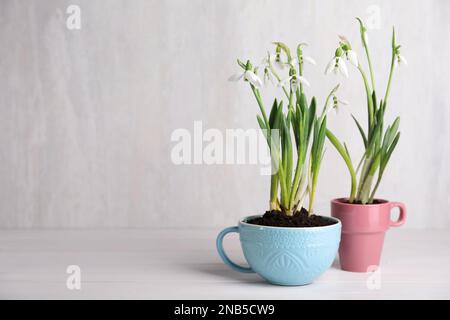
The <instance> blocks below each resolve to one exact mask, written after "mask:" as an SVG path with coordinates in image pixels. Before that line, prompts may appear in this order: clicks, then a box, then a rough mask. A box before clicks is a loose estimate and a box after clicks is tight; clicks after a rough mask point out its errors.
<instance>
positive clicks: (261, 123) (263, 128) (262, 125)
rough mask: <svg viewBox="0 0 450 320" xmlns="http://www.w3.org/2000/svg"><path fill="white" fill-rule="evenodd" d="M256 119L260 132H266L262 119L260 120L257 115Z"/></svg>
mask: <svg viewBox="0 0 450 320" xmlns="http://www.w3.org/2000/svg"><path fill="white" fill-rule="evenodd" d="M256 119H257V120H258V123H259V127H260V128H261V130H267V128H266V125H265V124H264V121H263V119H262V118H261V117H260V116H259V115H257V116H256Z"/></svg>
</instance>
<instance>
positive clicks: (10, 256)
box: [0, 229, 450, 299]
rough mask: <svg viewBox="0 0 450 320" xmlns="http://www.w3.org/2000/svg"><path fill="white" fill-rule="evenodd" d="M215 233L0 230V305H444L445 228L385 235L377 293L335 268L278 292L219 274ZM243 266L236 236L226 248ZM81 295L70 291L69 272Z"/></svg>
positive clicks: (448, 238)
mask: <svg viewBox="0 0 450 320" xmlns="http://www.w3.org/2000/svg"><path fill="white" fill-rule="evenodd" d="M217 232H218V230H213V229H193V230H175V229H166V230H147V229H129V230H124V229H119V230H85V231H82V230H78V231H76V230H34V231H31V230H30V231H17V230H16V231H13V230H11V231H1V232H0V298H1V299H13V298H14V299H59V298H62V299H449V298H450V279H449V277H448V265H449V264H450V252H449V250H448V243H450V233H449V230H433V231H421V230H391V231H390V232H389V233H388V235H387V237H386V241H385V247H384V252H383V259H382V269H381V282H380V284H381V287H380V289H376V290H370V289H368V288H367V285H366V282H367V279H368V277H369V275H368V274H365V273H351V272H345V271H341V270H340V269H339V268H338V262H337V261H335V263H334V264H333V266H332V267H331V268H330V269H329V270H328V271H327V272H326V273H325V274H324V275H323V276H322V277H320V278H319V279H318V280H317V281H315V282H314V283H313V284H312V285H308V286H303V287H279V286H274V285H270V284H267V283H266V282H264V281H263V280H262V279H261V278H259V277H258V276H257V275H254V274H240V273H237V272H235V271H233V270H231V269H229V268H228V267H227V266H225V265H224V264H223V263H222V262H221V260H220V258H219V256H218V255H217V253H216V249H215V241H214V240H215V236H216V234H217ZM225 247H226V249H227V251H228V252H229V254H230V256H232V258H233V259H235V260H236V261H237V262H240V263H244V258H243V256H242V253H241V251H240V245H239V241H238V239H237V237H233V236H230V237H229V238H227V239H226V241H225ZM74 264H75V265H79V266H80V268H81V281H82V282H81V290H79V291H77V290H68V289H67V288H66V279H67V276H68V275H67V274H66V268H67V266H68V265H74Z"/></svg>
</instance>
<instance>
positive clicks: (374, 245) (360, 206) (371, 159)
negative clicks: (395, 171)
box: [325, 18, 407, 272]
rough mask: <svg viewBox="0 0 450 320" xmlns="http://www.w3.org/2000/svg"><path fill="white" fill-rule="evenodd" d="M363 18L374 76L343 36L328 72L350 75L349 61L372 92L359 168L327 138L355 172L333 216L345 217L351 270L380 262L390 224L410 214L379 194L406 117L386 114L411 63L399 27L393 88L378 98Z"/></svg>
mask: <svg viewBox="0 0 450 320" xmlns="http://www.w3.org/2000/svg"><path fill="white" fill-rule="evenodd" d="M357 19H358V21H359V25H360V33H361V40H362V44H363V47H364V51H365V56H366V58H367V64H368V68H369V74H370V79H369V78H368V77H367V76H366V72H365V71H364V67H363V66H362V64H361V61H359V59H358V56H357V54H356V52H355V51H354V50H353V49H352V46H351V45H350V42H349V41H348V40H347V39H346V38H345V37H343V36H339V38H340V41H339V46H338V48H337V49H336V51H335V54H334V56H333V58H332V60H331V61H330V62H329V64H328V66H327V68H326V71H325V73H330V72H331V71H335V72H341V73H342V74H343V75H345V76H348V69H347V66H346V61H347V62H349V63H350V64H351V65H353V66H354V67H355V68H356V69H357V71H358V72H359V73H360V74H361V77H362V80H363V83H364V88H365V93H366V95H367V128H366V129H365V128H364V127H363V126H362V125H361V123H360V122H359V121H358V120H357V119H356V117H354V116H353V115H352V117H353V120H354V121H355V124H356V127H357V129H358V131H359V133H360V134H361V137H362V140H363V143H364V153H363V154H362V156H361V160H360V161H359V163H358V165H357V166H356V169H355V167H354V165H353V162H352V160H351V157H350V153H349V151H348V148H347V146H346V144H345V143H341V142H340V141H339V140H338V138H337V137H336V136H335V135H334V134H333V133H331V132H330V131H327V137H328V139H329V141H330V142H331V143H332V144H333V145H334V147H335V148H336V149H337V151H338V152H339V154H340V155H341V156H342V158H343V159H344V161H345V163H346V165H347V167H348V170H349V173H350V176H351V191H350V196H349V197H348V198H339V199H334V200H332V201H331V214H332V216H333V217H336V218H338V219H339V220H340V221H341V222H342V237H341V243H340V247H339V257H340V263H341V267H342V269H344V270H347V271H354V272H367V271H369V270H370V268H373V266H378V265H379V264H380V257H381V251H382V248H383V242H384V235H385V232H386V231H387V230H388V229H389V227H398V226H401V225H402V224H403V223H404V222H405V218H406V209H405V206H404V205H403V204H402V203H399V202H391V201H388V200H383V199H378V198H376V197H375V194H376V191H377V189H378V187H379V185H380V182H381V179H382V177H383V174H384V172H385V170H386V167H387V164H388V162H389V159H390V157H391V155H392V152H393V151H394V149H395V147H396V145H397V143H398V141H399V139H400V132H399V131H398V129H399V123H400V118H399V117H397V118H396V119H395V120H394V121H393V122H392V123H390V124H387V123H385V121H384V115H385V112H386V110H387V102H388V98H389V91H390V87H391V81H392V77H393V73H394V70H395V69H396V68H397V67H398V66H399V65H401V64H407V62H406V60H405V58H404V57H403V56H402V55H400V45H398V44H397V42H396V37H395V31H394V30H393V32H392V59H391V65H390V73H389V78H388V83H387V88H386V91H385V92H384V96H383V97H381V99H380V100H378V98H379V96H377V94H376V93H375V81H374V72H373V68H372V62H371V59H370V54H369V48H368V38H367V30H366V27H365V26H364V24H363V22H362V21H361V20H360V19H359V18H357ZM395 207H398V208H399V209H400V215H399V218H398V219H397V220H396V221H392V220H391V210H392V209H393V208H395Z"/></svg>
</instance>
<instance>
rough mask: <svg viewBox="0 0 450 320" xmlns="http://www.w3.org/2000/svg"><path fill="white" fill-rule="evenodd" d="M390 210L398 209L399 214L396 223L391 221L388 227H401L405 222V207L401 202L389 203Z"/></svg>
mask: <svg viewBox="0 0 450 320" xmlns="http://www.w3.org/2000/svg"><path fill="white" fill-rule="evenodd" d="M392 208H399V209H400V214H399V216H398V219H397V221H392V220H391V221H390V223H389V225H390V226H391V227H400V226H401V225H403V224H404V223H405V220H406V207H405V205H404V204H403V203H401V202H391V210H392Z"/></svg>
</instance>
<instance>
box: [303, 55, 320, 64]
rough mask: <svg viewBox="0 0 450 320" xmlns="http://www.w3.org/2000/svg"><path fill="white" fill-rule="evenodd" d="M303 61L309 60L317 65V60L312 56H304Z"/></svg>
mask: <svg viewBox="0 0 450 320" xmlns="http://www.w3.org/2000/svg"><path fill="white" fill-rule="evenodd" d="M302 59H303V61H306V62H308V63H309V64H312V65H316V64H317V63H316V60H314V59H313V58H311V57H310V56H302Z"/></svg>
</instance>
